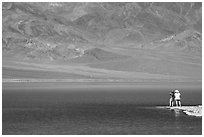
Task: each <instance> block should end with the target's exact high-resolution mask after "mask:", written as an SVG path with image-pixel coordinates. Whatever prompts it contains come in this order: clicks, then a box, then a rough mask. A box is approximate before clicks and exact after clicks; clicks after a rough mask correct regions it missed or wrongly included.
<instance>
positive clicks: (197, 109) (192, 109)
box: [157, 105, 202, 117]
mask: <svg viewBox="0 0 204 137" xmlns="http://www.w3.org/2000/svg"><path fill="white" fill-rule="evenodd" d="M157 108H167V109H170V110H182V112H183V113H185V114H186V115H189V116H195V117H202V105H198V106H181V107H169V106H164V107H157Z"/></svg>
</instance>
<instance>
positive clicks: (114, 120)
mask: <svg viewBox="0 0 204 137" xmlns="http://www.w3.org/2000/svg"><path fill="white" fill-rule="evenodd" d="M168 93H169V91H168V90H164V89H162V90H161V89H160V90H144V89H143V90H139V89H137V90H136V89H112V90H109V89H104V88H98V89H97V88H90V89H89V90H87V89H86V90H84V89H76V88H75V89H66V90H65V89H61V90H50V89H46V90H45V89H43V90H39V89H38V90H37V89H33V90H32V89H23V90H3V93H2V95H3V113H2V114H3V119H2V121H3V127H2V129H3V134H78V135H79V134H103V135H110V134H115V135H119V134H136V135H138V134H142V135H143V134H201V133H202V118H198V117H192V116H188V115H185V114H184V113H183V112H181V111H171V110H168V109H158V108H156V106H160V105H168V99H169V96H168ZM201 97H202V96H201V91H197V90H195V91H192V90H189V91H185V92H182V102H183V104H184V105H189V104H191V105H196V104H201V103H202V98H201Z"/></svg>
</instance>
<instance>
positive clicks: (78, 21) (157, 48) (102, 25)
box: [2, 2, 202, 73]
mask: <svg viewBox="0 0 204 137" xmlns="http://www.w3.org/2000/svg"><path fill="white" fill-rule="evenodd" d="M2 25H3V27H2V29H3V30H2V50H3V61H4V57H6V58H9V59H11V60H21V61H25V60H26V61H29V62H35V61H38V63H42V62H64V63H66V62H72V63H73V62H75V63H86V64H87V63H94V65H95V64H96V63H100V62H109V61H110V62H111V61H112V62H113V61H116V62H117V63H118V61H120V60H122V62H126V61H124V60H125V59H129V60H128V61H130V62H132V60H131V59H133V60H135V59H136V60H138V61H139V60H140V61H141V60H144V58H145V60H146V58H149V61H150V62H152V61H155V58H158V59H162V58H163V57H162V55H158V54H160V53H162V52H169V53H173V54H176V55H177V54H178V55H185V56H187V57H189V58H191V57H192V56H193V57H194V56H195V57H196V59H197V58H198V61H196V63H198V64H199V65H200V60H201V51H202V50H201V45H202V3H125V2H123V3H31V2H30V3H3V4H2ZM132 49H133V50H132ZM134 51H135V52H134ZM149 51H152V52H151V54H150V53H149ZM154 54H155V55H154ZM140 55H142V56H140ZM165 55H166V54H165ZM165 55H164V56H165ZM154 56H156V57H154ZM171 56H172V57H173V55H172V54H171ZM179 57H180V56H179ZM140 58H141V59H140ZM183 58H184V57H183ZM183 58H178V60H179V59H180V60H179V61H181V60H182V61H183ZM158 59H157V61H156V63H157V62H158ZM170 60H171V58H170ZM189 60H190V61H189ZM189 60H188V61H189V62H190V63H192V59H189ZM128 61H127V62H128ZM185 61H186V60H185ZM110 62H109V63H110ZM127 62H126V63H127ZM133 62H134V61H133ZM135 63H136V62H134V63H130V64H131V65H132V64H135ZM160 63H161V62H160ZM144 64H147V61H145V62H144ZM94 65H91V66H94ZM111 65H112V66H113V63H111ZM191 65H192V64H191ZM98 66H100V65H98ZM135 66H139V68H140V66H141V63H140V64H137V63H136V65H135ZM170 66H171V64H170ZM173 66H175V67H176V66H177V65H174V64H173ZM109 67H110V66H109ZM109 67H108V68H109ZM142 67H144V66H142ZM149 67H150V68H149V69H151V66H149ZM159 67H162V66H159ZM191 67H192V66H191ZM105 68H106V67H105ZM131 68H132V67H131ZM111 69H113V70H114V69H115V68H114V67H113V68H111ZM118 69H119V68H117V70H118ZM137 69H138V68H137ZM137 69H135V70H137ZM157 69H158V66H157ZM135 70H134V71H135ZM158 70H160V69H158ZM142 71H146V70H144V69H143V70H142ZM152 71H153V69H151V72H152ZM149 72H150V71H148V73H149Z"/></svg>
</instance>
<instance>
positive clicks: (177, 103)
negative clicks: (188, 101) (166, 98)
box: [174, 89, 181, 107]
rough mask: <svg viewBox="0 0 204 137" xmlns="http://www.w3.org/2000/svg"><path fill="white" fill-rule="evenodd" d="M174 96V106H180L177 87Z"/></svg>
mask: <svg viewBox="0 0 204 137" xmlns="http://www.w3.org/2000/svg"><path fill="white" fill-rule="evenodd" d="M174 96H175V101H176V106H180V107H181V94H180V92H179V91H178V90H177V89H176V90H175V91H174Z"/></svg>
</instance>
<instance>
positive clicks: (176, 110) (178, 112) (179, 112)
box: [174, 109, 183, 117]
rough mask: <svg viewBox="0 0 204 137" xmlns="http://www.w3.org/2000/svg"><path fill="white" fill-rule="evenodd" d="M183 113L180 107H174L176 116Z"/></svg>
mask: <svg viewBox="0 0 204 137" xmlns="http://www.w3.org/2000/svg"><path fill="white" fill-rule="evenodd" d="M181 113H183V112H182V111H181V110H179V109H174V115H175V117H179V116H180V115H181Z"/></svg>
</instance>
